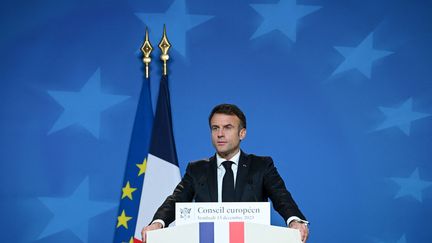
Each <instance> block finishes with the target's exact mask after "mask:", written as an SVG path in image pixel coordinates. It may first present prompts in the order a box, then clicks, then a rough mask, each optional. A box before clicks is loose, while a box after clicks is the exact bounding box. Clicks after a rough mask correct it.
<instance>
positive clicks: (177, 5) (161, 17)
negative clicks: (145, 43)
mask: <svg viewBox="0 0 432 243" xmlns="http://www.w3.org/2000/svg"><path fill="white" fill-rule="evenodd" d="M136 16H137V17H138V18H139V19H140V20H141V21H142V22H143V23H144V24H145V25H146V26H148V27H149V29H153V30H160V32H159V31H158V32H157V33H162V27H163V25H164V24H166V26H168V28H169V29H167V31H168V39H169V40H170V42H171V43H172V44H173V48H174V49H175V50H177V51H178V52H179V53H180V54H181V55H182V56H183V57H185V56H186V33H187V32H188V31H189V30H191V29H192V28H194V27H196V26H198V25H200V24H202V23H204V22H206V21H208V20H210V19H211V18H213V16H209V15H192V14H188V13H187V11H186V1H185V0H175V1H174V2H173V3H172V4H171V6H170V7H169V8H168V10H167V11H166V12H165V13H136ZM170 27H171V28H170ZM152 36H158V38H159V36H162V34H157V35H155V34H153V35H152Z"/></svg>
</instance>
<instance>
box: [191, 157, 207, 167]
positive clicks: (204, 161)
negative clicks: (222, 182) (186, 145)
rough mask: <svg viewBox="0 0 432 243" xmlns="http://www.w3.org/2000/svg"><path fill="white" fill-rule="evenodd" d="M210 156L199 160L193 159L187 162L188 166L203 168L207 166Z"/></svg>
mask: <svg viewBox="0 0 432 243" xmlns="http://www.w3.org/2000/svg"><path fill="white" fill-rule="evenodd" d="M211 160H212V158H205V159H200V160H195V161H192V162H190V163H189V167H190V168H204V167H208V166H209V165H210V163H211Z"/></svg>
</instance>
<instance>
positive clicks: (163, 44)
mask: <svg viewBox="0 0 432 243" xmlns="http://www.w3.org/2000/svg"><path fill="white" fill-rule="evenodd" d="M170 47H171V44H170V43H169V41H168V38H167V35H166V27H165V25H164V29H163V36H162V40H161V41H160V42H159V49H160V50H161V55H160V59H161V60H162V61H163V75H167V61H168V59H169V55H168V50H169V49H170Z"/></svg>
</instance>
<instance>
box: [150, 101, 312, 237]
mask: <svg viewBox="0 0 432 243" xmlns="http://www.w3.org/2000/svg"><path fill="white" fill-rule="evenodd" d="M209 125H210V129H211V137H212V143H213V146H214V147H215V149H216V154H215V155H214V156H213V157H211V158H210V159H209V160H200V161H196V162H192V163H190V164H189V165H188V167H187V169H186V173H185V175H184V176H183V178H182V180H181V181H180V183H179V184H178V185H177V187H176V189H175V190H174V192H173V194H172V195H170V196H168V198H167V199H166V200H165V202H164V203H163V204H162V205H161V206H160V207H159V209H158V210H157V211H156V213H155V215H154V217H153V221H152V223H151V224H150V225H148V226H147V227H145V228H144V229H143V230H142V236H143V240H144V242H145V235H146V232H147V231H150V230H155V229H160V228H163V227H165V226H167V225H169V224H170V223H171V222H173V221H174V214H175V203H176V202H191V201H196V202H266V201H268V199H269V198H270V199H271V200H272V202H273V207H274V208H275V210H276V211H277V212H278V213H279V214H280V215H281V216H282V217H283V218H284V220H285V221H286V222H287V225H288V226H289V227H290V228H295V229H298V230H300V233H301V238H302V241H304V242H305V241H306V239H307V237H308V234H309V230H308V227H307V224H308V222H307V221H306V218H305V216H304V215H303V213H302V212H301V211H300V210H299V208H298V207H297V204H296V203H295V202H294V200H293V198H292V197H291V194H290V193H289V192H288V190H287V189H286V187H285V183H284V182H283V180H282V178H281V177H280V175H279V173H278V172H277V170H276V168H275V166H274V164H273V160H272V159H271V158H270V157H262V156H256V155H253V154H246V153H244V152H243V151H241V150H240V142H241V140H243V139H244V138H245V137H246V117H245V115H244V114H243V112H242V111H241V110H240V109H239V108H238V107H237V106H235V105H231V104H221V105H218V106H216V107H215V108H213V110H212V112H211V113H210V116H209Z"/></svg>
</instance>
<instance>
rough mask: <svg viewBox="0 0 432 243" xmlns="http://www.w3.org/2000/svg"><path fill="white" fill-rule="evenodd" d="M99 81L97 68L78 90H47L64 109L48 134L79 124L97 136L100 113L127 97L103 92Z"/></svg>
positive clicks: (98, 133)
mask: <svg viewBox="0 0 432 243" xmlns="http://www.w3.org/2000/svg"><path fill="white" fill-rule="evenodd" d="M100 82H101V80H100V70H99V69H98V70H96V72H95V73H94V74H93V75H92V76H91V78H90V79H89V80H88V82H87V83H86V84H85V85H84V87H82V89H81V90H80V91H78V92H70V91H48V93H49V94H50V95H51V96H52V97H53V98H54V99H55V100H56V101H57V103H59V104H60V105H61V106H62V107H63V109H64V110H63V112H62V114H61V115H60V117H59V118H58V119H57V121H56V122H55V123H54V125H53V126H52V128H51V130H50V131H49V132H48V134H51V133H53V132H56V131H59V130H61V129H64V128H66V127H68V126H71V125H74V124H79V125H81V126H83V127H84V128H86V129H87V130H88V131H89V132H90V133H91V134H92V135H93V136H95V137H96V138H99V136H100V120H101V119H100V117H101V113H102V112H103V111H104V110H106V109H108V108H110V107H111V106H113V105H116V104H118V103H120V102H122V101H124V100H126V99H127V98H129V96H123V95H111V94H105V93H103V92H102V91H101V84H100Z"/></svg>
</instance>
